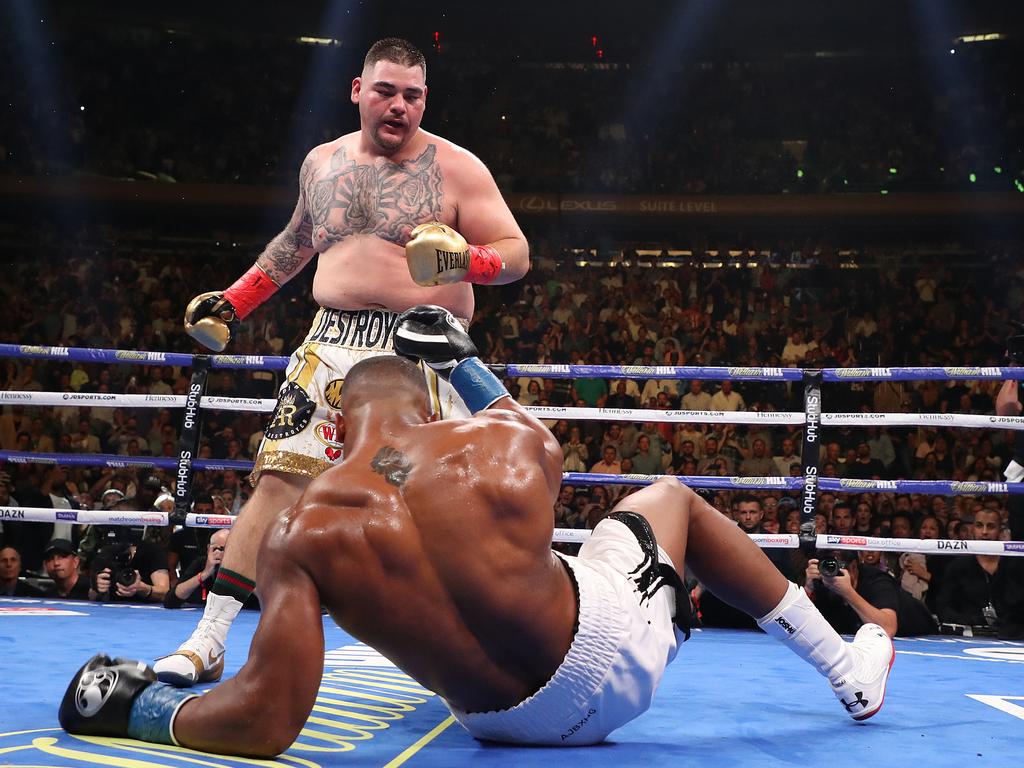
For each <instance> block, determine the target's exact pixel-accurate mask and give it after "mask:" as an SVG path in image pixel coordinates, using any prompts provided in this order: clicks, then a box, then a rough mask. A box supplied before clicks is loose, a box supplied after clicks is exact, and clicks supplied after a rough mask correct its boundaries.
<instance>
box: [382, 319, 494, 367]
mask: <svg viewBox="0 0 1024 768" xmlns="http://www.w3.org/2000/svg"><path fill="white" fill-rule="evenodd" d="M395 354H397V355H399V356H400V357H404V358H406V359H408V360H412V361H413V362H414V363H418V362H420V361H421V360H422V361H423V362H424V363H425V364H426V365H428V366H430V367H431V368H433V369H434V370H435V371H437V374H438V376H440V377H441V378H443V379H445V380H446V381H447V380H448V379H449V378H450V377H451V373H452V371H453V370H454V369H455V366H456V365H458V364H459V363H461V362H462V361H463V360H465V359H466V358H469V357H477V356H478V355H479V354H480V353H479V352H478V351H477V348H476V345H475V344H474V343H473V340H472V339H471V338H469V334H468V333H466V330H465V329H464V328H463V327H462V324H461V323H460V322H459V321H458V320H457V319H456V318H455V315H453V314H452V313H451V312H449V311H448V310H447V309H445V308H444V307H438V306H434V305H433V304H420V305H419V306H418V307H413V308H412V309H407V310H406V311H405V312H403V313H402V314H400V315H399V316H398V321H397V322H396V323H395Z"/></svg>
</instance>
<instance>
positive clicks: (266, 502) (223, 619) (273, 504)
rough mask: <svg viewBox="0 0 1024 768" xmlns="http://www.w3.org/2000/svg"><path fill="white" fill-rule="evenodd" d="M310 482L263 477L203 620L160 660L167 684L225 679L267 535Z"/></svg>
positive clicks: (231, 538) (240, 522)
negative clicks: (231, 633)
mask: <svg viewBox="0 0 1024 768" xmlns="http://www.w3.org/2000/svg"><path fill="white" fill-rule="evenodd" d="M310 481H311V478H309V477H306V476H303V475H295V474H289V473H284V472H273V471H264V472H263V473H261V474H260V476H259V480H258V481H257V482H256V489H255V490H254V491H253V495H252V497H251V498H250V499H249V501H248V502H247V503H246V505H245V506H244V507H243V508H242V510H241V512H240V513H239V515H238V519H237V520H236V521H235V524H234V526H233V527H232V529H231V535H230V536H229V537H228V543H227V548H226V549H225V550H224V560H223V561H222V562H221V566H220V571H219V572H218V575H217V580H216V582H215V584H214V585H213V588H212V590H211V592H210V594H209V595H208V596H207V598H206V607H205V608H204V611H203V618H202V619H201V620H200V622H199V624H198V625H197V626H196V628H195V630H194V631H193V632H192V636H191V637H190V638H189V639H188V640H186V641H185V642H184V643H182V644H181V646H179V648H178V650H177V651H175V652H174V653H172V654H170V655H168V656H164V657H162V658H160V659H157V660H156V662H155V663H154V665H153V668H154V669H155V670H156V672H157V676H158V677H159V678H160V679H161V680H163V681H164V682H167V683H172V684H174V685H180V686H190V685H194V684H195V683H197V682H211V681H213V680H218V679H219V678H220V676H221V673H222V672H223V669H224V646H225V643H226V641H227V635H228V630H229V629H230V628H231V624H232V622H233V621H234V620H235V617H236V616H237V615H238V612H239V611H240V610H241V608H242V604H243V603H244V602H245V599H246V598H247V597H248V596H249V594H251V592H252V588H253V584H254V582H255V580H256V572H257V568H258V563H257V557H256V555H257V552H258V551H259V546H260V542H261V541H262V540H263V534H264V533H265V532H266V530H267V528H268V527H270V525H271V524H272V523H273V522H274V520H276V519H277V518H278V517H279V516H280V514H281V513H282V511H284V510H285V509H287V508H288V507H290V506H291V505H292V504H294V503H295V502H296V501H298V499H299V496H301V495H302V492H303V491H304V490H305V488H306V486H307V485H309V483H310Z"/></svg>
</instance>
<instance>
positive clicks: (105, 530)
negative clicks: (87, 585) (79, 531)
mask: <svg viewBox="0 0 1024 768" xmlns="http://www.w3.org/2000/svg"><path fill="white" fill-rule="evenodd" d="M98 539H99V540H98V542H97V544H98V547H99V551H98V552H97V553H96V554H95V556H94V557H93V559H92V562H91V563H90V564H89V567H90V568H91V570H92V588H93V589H96V576H97V575H98V574H99V572H100V571H102V570H103V569H104V568H109V569H110V582H111V584H112V585H113V584H121V585H123V586H125V587H130V586H131V585H132V584H134V583H135V569H134V568H132V567H131V563H132V556H133V553H132V544H138V543H139V542H140V541H142V529H141V528H138V529H137V528H134V527H133V528H128V527H121V526H109V527H100V528H99V531H98ZM96 591H97V592H98V591H99V590H98V589H96Z"/></svg>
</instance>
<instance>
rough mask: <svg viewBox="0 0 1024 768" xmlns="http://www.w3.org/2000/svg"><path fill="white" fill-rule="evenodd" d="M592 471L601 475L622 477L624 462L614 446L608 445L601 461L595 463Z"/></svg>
mask: <svg viewBox="0 0 1024 768" xmlns="http://www.w3.org/2000/svg"><path fill="white" fill-rule="evenodd" d="M590 471H591V472H592V473H595V474H601V475H621V474H622V462H621V461H619V456H618V454H617V453H616V451H615V447H614V446H612V445H606V446H605V447H604V451H603V452H602V455H601V460H600V461H598V462H597V463H595V464H594V465H593V466H592V467H591V468H590Z"/></svg>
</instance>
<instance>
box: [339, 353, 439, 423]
mask: <svg viewBox="0 0 1024 768" xmlns="http://www.w3.org/2000/svg"><path fill="white" fill-rule="evenodd" d="M398 394H405V395H411V396H419V397H422V398H423V401H424V403H425V404H426V406H425V407H426V408H427V410H428V411H429V410H430V393H429V392H428V391H427V382H426V379H425V378H424V377H423V371H422V370H420V368H419V367H418V366H417V365H416V364H415V363H412V362H410V361H408V360H406V359H405V358H403V357H398V356H397V355H379V356H377V357H369V358H367V359H365V360H360V361H359V362H358V363H356V364H355V365H353V366H352V368H351V370H349V372H348V374H346V376H345V383H344V385H343V386H342V388H341V410H342V412H344V411H346V410H347V409H348V408H349V407H350V405H351V404H352V403H355V402H357V401H359V402H367V401H371V400H377V399H380V400H387V399H390V398H392V397H394V396H395V395H398Z"/></svg>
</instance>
